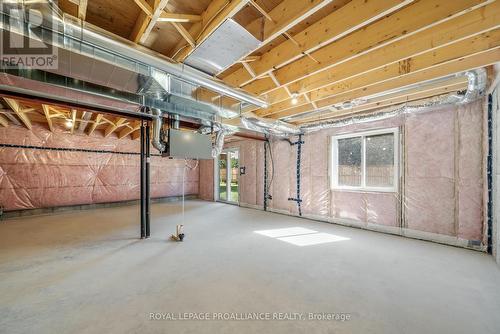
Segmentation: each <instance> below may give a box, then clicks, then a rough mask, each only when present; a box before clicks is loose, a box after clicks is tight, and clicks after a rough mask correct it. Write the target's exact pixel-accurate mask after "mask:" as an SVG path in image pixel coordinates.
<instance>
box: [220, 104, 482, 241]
mask: <svg viewBox="0 0 500 334" xmlns="http://www.w3.org/2000/svg"><path fill="white" fill-rule="evenodd" d="M483 118H484V110H483V107H482V101H478V102H475V103H472V104H469V105H465V106H461V107H448V108H444V109H441V110H439V111H430V112H423V113H419V114H411V115H405V116H400V117H395V118H390V119H386V120H382V121H376V122H371V123H363V124H357V125H350V126H345V127H340V128H331V129H327V130H322V131H319V132H315V133H311V134H307V135H305V136H304V141H305V144H304V145H303V146H302V159H301V166H300V171H301V197H302V200H303V202H302V213H303V215H304V216H308V217H312V218H317V219H323V220H327V221H336V222H341V223H345V224H349V225H354V226H358V227H364V228H370V229H377V230H384V231H386V232H390V233H398V234H406V235H410V234H411V235H413V236H416V237H422V238H424V239H437V240H438V241H443V242H446V243H451V244H456V245H460V246H466V247H473V248H480V249H484V248H485V229H484V217H483V216H484V215H483V205H484V201H483V199H484V195H483V191H484V184H483V182H484V175H483V172H484V161H483V159H484V154H483ZM392 127H398V128H399V129H400V134H401V145H400V149H401V162H400V164H401V172H400V190H398V191H397V192H393V193H382V192H371V191H370V192H368V191H340V190H332V189H330V175H329V159H330V156H329V155H330V138H331V136H333V135H337V134H347V133H356V132H360V131H366V130H375V129H384V128H392ZM293 140H296V139H294V138H292V141H293ZM263 145H264V144H263V143H262V142H257V141H251V140H244V141H240V142H233V143H231V144H229V145H228V146H232V147H234V146H238V147H239V148H240V154H241V157H242V159H241V165H242V166H245V167H247V171H248V170H250V171H252V173H247V175H244V176H242V177H241V183H242V192H241V199H240V203H241V204H242V205H244V206H252V207H255V206H258V207H262V205H263V195H262V194H263V169H262V168H263V165H264V163H263V147H264V146H263ZM271 146H272V153H273V160H274V169H275V171H274V178H273V183H272V185H271V187H270V193H271V195H272V197H273V198H272V200H271V201H269V208H270V209H271V210H274V211H277V212H282V213H286V214H292V215H297V214H298V209H297V204H296V203H295V202H293V201H289V200H288V199H289V198H295V197H296V156H297V148H296V146H290V145H289V143H287V142H285V141H282V140H279V139H273V140H272V143H271ZM257 152H259V153H257ZM268 160H269V165H271V162H270V161H271V159H270V156H269V157H268ZM254 175H255V176H256V177H257V178H256V179H255V177H254ZM271 176H272V173H270V178H271ZM417 232H418V233H417Z"/></svg>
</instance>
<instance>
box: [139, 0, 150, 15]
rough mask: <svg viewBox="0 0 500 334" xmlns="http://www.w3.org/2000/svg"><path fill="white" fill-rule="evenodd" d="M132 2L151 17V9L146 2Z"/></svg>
mask: <svg viewBox="0 0 500 334" xmlns="http://www.w3.org/2000/svg"><path fill="white" fill-rule="evenodd" d="M134 2H135V3H136V4H137V6H139V7H140V8H141V9H142V11H143V12H144V13H145V14H146V15H147V16H153V8H152V7H151V6H150V5H149V3H147V2H146V0H134Z"/></svg>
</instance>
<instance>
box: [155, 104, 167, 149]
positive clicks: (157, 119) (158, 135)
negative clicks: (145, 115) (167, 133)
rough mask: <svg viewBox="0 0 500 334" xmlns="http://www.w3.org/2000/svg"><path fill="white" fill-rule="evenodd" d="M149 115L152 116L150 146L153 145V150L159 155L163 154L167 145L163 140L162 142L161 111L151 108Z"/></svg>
mask: <svg viewBox="0 0 500 334" xmlns="http://www.w3.org/2000/svg"><path fill="white" fill-rule="evenodd" d="M151 113H152V114H153V116H154V118H153V136H152V139H151V144H153V146H154V148H156V149H157V150H158V151H160V153H162V152H165V150H166V149H167V144H166V143H165V141H164V140H162V138H161V135H162V133H161V132H162V128H163V111H161V109H157V108H152V109H151Z"/></svg>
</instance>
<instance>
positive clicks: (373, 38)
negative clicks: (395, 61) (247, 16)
mask: <svg viewBox="0 0 500 334" xmlns="http://www.w3.org/2000/svg"><path fill="white" fill-rule="evenodd" d="M484 3H485V2H484V0H459V1H447V0H421V1H418V2H415V3H413V4H411V5H409V6H407V7H405V8H403V9H401V10H399V11H397V12H395V13H393V14H391V15H389V16H388V17H386V18H384V19H381V20H379V21H377V22H375V23H373V24H371V25H369V26H367V27H366V28H364V29H362V30H358V31H356V32H354V33H351V34H349V35H348V36H345V37H344V38H341V39H339V40H336V41H334V42H333V43H330V44H328V45H327V46H325V47H323V48H320V49H319V50H317V51H315V52H313V53H311V55H312V56H314V58H315V59H316V60H317V61H319V63H317V62H315V61H313V60H311V59H310V58H305V57H303V58H301V59H299V60H297V61H294V62H292V63H290V64H288V65H286V66H283V67H281V68H279V69H277V70H276V71H274V74H275V75H276V78H277V79H278V81H279V82H280V83H281V84H282V85H288V84H291V83H293V82H295V81H299V80H302V79H305V78H307V77H308V76H311V75H315V74H317V73H320V72H321V71H325V70H327V69H329V68H333V67H334V66H338V65H340V64H342V63H344V62H347V61H351V60H353V59H355V58H358V57H360V56H362V55H365V54H367V53H369V52H373V51H375V50H377V49H380V48H384V47H389V48H390V47H391V44H392V43H395V42H398V41H400V40H405V39H407V38H410V37H411V38H413V36H414V35H417V34H419V33H424V32H425V31H426V30H428V29H431V28H435V26H436V25H439V24H440V23H444V22H446V21H449V20H451V19H450V15H457V16H458V17H456V19H457V20H454V22H455V24H458V26H455V27H454V31H455V34H461V32H459V31H457V30H459V29H460V28H462V25H461V24H460V17H461V16H463V15H461V16H459V14H464V13H468V12H469V11H470V8H471V7H472V6H474V5H478V4H479V5H480V6H481V5H483V4H484ZM496 4H498V3H496ZM492 5H495V3H493V4H492ZM457 28H458V29H457ZM463 28H465V29H466V30H467V27H466V26H463ZM438 31H439V30H438ZM434 34H436V31H434ZM440 34H441V31H439V32H438V35H437V36H436V35H433V37H434V39H440ZM440 41H441V43H442V44H443V43H445V41H444V40H443V39H440ZM431 47H432V46H431ZM252 65H253V66H254V64H252ZM269 85H270V83H265V82H263V80H261V81H259V82H256V83H255V84H254V83H252V84H251V85H248V87H245V88H246V89H248V90H249V91H252V92H254V93H257V94H261V93H264V92H265V91H266V89H268V88H269V87H270V86H269ZM250 86H251V87H250ZM271 89H275V88H271Z"/></svg>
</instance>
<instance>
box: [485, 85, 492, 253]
mask: <svg viewBox="0 0 500 334" xmlns="http://www.w3.org/2000/svg"><path fill="white" fill-rule="evenodd" d="M486 175H487V181H488V206H487V210H488V224H487V226H488V231H487V236H488V245H487V251H488V253H489V254H492V253H493V96H492V95H491V94H489V95H488V160H487V163H486Z"/></svg>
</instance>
